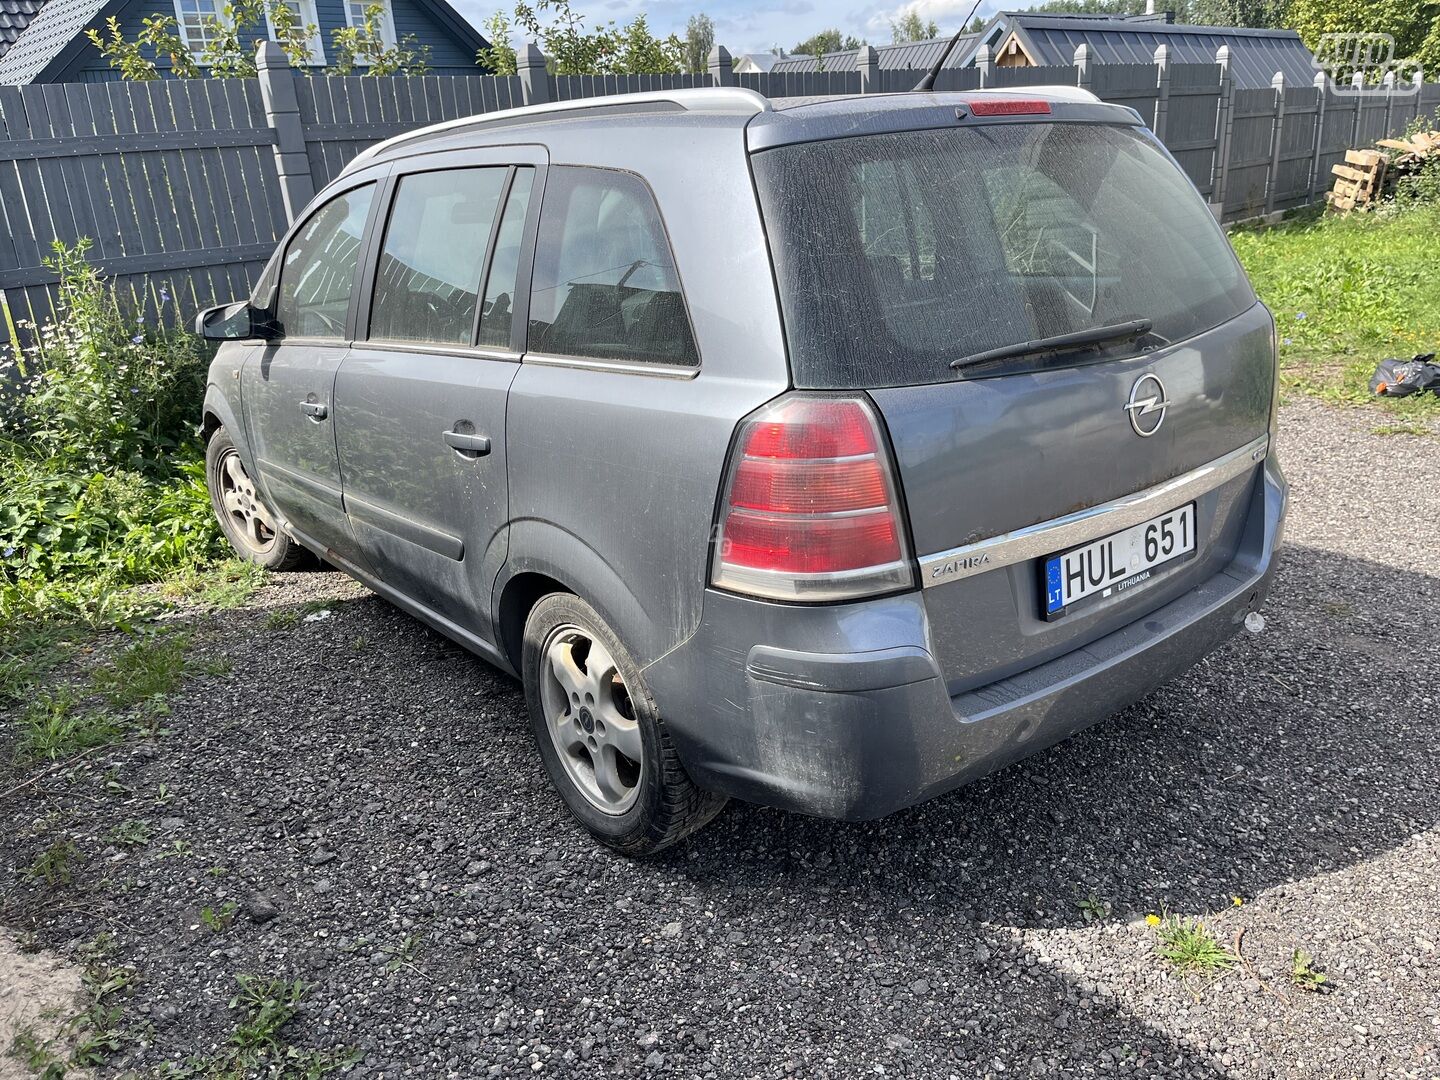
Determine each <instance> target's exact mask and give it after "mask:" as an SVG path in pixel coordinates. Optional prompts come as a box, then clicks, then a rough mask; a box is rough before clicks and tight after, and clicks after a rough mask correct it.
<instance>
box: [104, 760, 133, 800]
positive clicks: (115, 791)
mask: <svg viewBox="0 0 1440 1080" xmlns="http://www.w3.org/2000/svg"><path fill="white" fill-rule="evenodd" d="M100 782H101V786H102V787H103V788H104V789H105V793H106V794H107V795H129V794H130V793H131V792H132V791H134V790H135V789H134V788H132V787H130V786H129V785H128V784H126V783H125V782H124V781H123V780H121V779H120V766H119V765H111V766H110V768H108V769H106V770H105V775H104V776H102V777H101V778H100Z"/></svg>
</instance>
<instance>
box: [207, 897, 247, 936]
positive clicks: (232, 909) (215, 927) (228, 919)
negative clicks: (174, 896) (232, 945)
mask: <svg viewBox="0 0 1440 1080" xmlns="http://www.w3.org/2000/svg"><path fill="white" fill-rule="evenodd" d="M239 910H240V905H239V904H237V903H236V902H235V901H234V900H226V901H225V903H223V904H221V905H220V907H219V908H218V909H216V908H212V907H210V906H209V905H206V906H205V907H203V908H201V909H200V924H201V925H202V926H204V927H205V929H206V930H209V931H210V932H211V933H212V934H219V933H223V932H224V931H226V930H228V929H229V928H230V924H231V923H232V922H234V921H235V913H236V912H237V911H239Z"/></svg>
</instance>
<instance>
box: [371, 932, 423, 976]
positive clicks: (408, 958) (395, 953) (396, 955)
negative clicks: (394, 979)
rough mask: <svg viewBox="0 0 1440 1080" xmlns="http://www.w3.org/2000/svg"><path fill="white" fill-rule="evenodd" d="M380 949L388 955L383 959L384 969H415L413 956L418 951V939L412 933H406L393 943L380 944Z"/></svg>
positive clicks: (392, 970)
mask: <svg viewBox="0 0 1440 1080" xmlns="http://www.w3.org/2000/svg"><path fill="white" fill-rule="evenodd" d="M380 951H381V952H383V953H385V954H386V955H387V956H389V957H390V959H389V960H386V961H385V970H386V971H391V972H394V971H399V970H400V969H401V968H404V967H408V968H410V969H411V970H414V969H415V957H416V955H417V954H418V953H419V951H420V939H419V938H417V937H416V936H415V935H414V934H407V935H406V936H405V938H404V939H403V940H401V941H398V942H396V943H395V944H393V945H382V946H381V947H380Z"/></svg>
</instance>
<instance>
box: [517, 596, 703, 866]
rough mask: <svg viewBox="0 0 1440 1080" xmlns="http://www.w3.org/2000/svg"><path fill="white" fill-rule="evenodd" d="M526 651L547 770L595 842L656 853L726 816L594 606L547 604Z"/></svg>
mask: <svg viewBox="0 0 1440 1080" xmlns="http://www.w3.org/2000/svg"><path fill="white" fill-rule="evenodd" d="M523 650H524V652H523V656H522V658H521V670H522V675H523V677H524V682H525V704H526V706H527V707H528V708H529V711H530V728H531V732H532V733H533V734H534V736H535V744H536V745H537V746H538V747H539V749H540V757H541V760H543V761H544V763H545V771H546V772H548V773H549V774H550V780H551V782H552V783H553V784H554V785H555V789H556V790H557V791H558V792H559V793H560V797H561V799H563V800H564V802H565V805H566V806H567V807H569V809H570V812H571V813H572V814H573V815H574V816H575V817H576V819H578V820H579V822H580V823H581V824H582V825H584V826H585V828H586V829H588V830H589V831H590V833H591V835H592V836H594V837H595V839H597V840H599V841H600V842H601V843H602V844H606V845H608V846H609V847H612V848H614V849H615V850H616V851H620V852H623V853H624V854H627V855H649V854H652V853H654V852H657V851H660V850H661V849H663V848H666V847H669V846H670V845H671V844H673V843H675V842H676V841H677V840H680V839H682V838H684V837H686V836H688V835H689V834H690V833H692V832H694V831H695V830H696V829H698V828H700V827H701V826H702V825H704V824H705V823H706V822H708V821H709V820H710V819H711V818H713V817H714V816H715V815H716V814H718V813H719V812H720V810H721V808H722V807H723V806H724V805H725V798H724V797H723V796H720V795H714V794H712V793H710V792H707V791H702V790H701V789H700V788H698V787H696V786H695V784H694V782H693V781H691V779H690V777H689V776H688V775H687V774H686V772H685V768H684V766H683V765H681V764H680V758H679V756H678V755H677V754H676V753H675V747H674V744H673V743H672V742H671V741H670V734H669V732H668V730H667V729H666V726H665V721H664V720H662V719H661V718H660V715H659V713H658V712H657V711H656V708H655V702H654V700H653V699H652V698H651V697H650V692H649V690H648V689H647V688H646V686H645V682H644V679H643V678H642V677H641V675H640V669H639V668H638V667H637V666H636V664H635V661H634V660H633V659H632V658H631V656H630V652H629V650H628V649H626V648H625V646H624V645H623V644H622V643H621V642H620V639H619V638H618V637H616V636H615V633H614V631H612V630H611V629H610V628H609V627H608V626H606V625H605V622H604V620H603V619H601V618H600V616H599V615H598V614H596V612H595V609H594V608H592V607H591V606H590V605H589V604H587V603H585V601H583V600H581V599H580V598H579V597H577V596H572V595H571V594H569V593H551V594H550V595H549V596H546V597H544V598H542V599H541V600H540V602H539V603H537V604H536V605H535V607H534V608H533V609H532V610H531V612H530V617H529V619H527V620H526V623H525V638H524V645H523ZM567 658H568V662H567ZM562 675H563V676H564V678H563V681H562ZM636 758H638V761H637V760H635V759H636Z"/></svg>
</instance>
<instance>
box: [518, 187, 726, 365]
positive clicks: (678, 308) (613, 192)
mask: <svg viewBox="0 0 1440 1080" xmlns="http://www.w3.org/2000/svg"><path fill="white" fill-rule="evenodd" d="M529 347H530V349H532V350H533V351H536V352H542V353H552V354H558V355H561V356H589V357H596V358H598V359H602V360H627V361H645V362H653V363H662V364H684V365H694V364H698V363H699V358H698V356H697V355H696V351H695V341H694V338H693V337H692V336H691V334H690V320H689V317H688V316H687V315H686V312H685V301H684V300H683V299H682V297H681V295H680V281H679V278H678V276H677V275H676V273H675V263H674V260H673V258H672V257H671V254H670V245H669V243H668V242H667V241H666V239H665V230H664V227H663V226H662V225H661V223H660V212H659V210H658V209H657V208H656V206H655V200H654V198H653V197H652V196H651V194H650V190H649V189H648V188H647V187H646V186H645V184H644V183H643V182H642V181H641V180H640V179H639V178H637V177H634V176H631V175H629V174H627V173H619V172H606V171H603V170H599V169H567V168H557V169H552V170H551V171H550V177H549V179H548V180H547V182H546V185H545V204H544V207H543V208H542V212H541V220H540V237H539V240H538V242H537V245H536V265H535V282H534V289H533V293H532V295H531V299H530V338H529Z"/></svg>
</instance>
